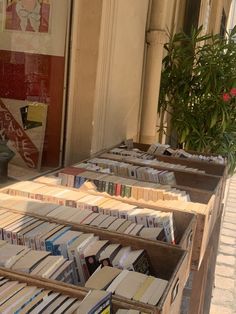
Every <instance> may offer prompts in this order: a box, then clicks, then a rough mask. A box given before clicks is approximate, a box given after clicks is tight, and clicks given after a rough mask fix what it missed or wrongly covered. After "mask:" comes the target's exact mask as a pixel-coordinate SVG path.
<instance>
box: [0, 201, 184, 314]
mask: <svg viewBox="0 0 236 314" xmlns="http://www.w3.org/2000/svg"><path fill="white" fill-rule="evenodd" d="M15 198H16V197H15ZM28 202H31V203H37V204H36V205H38V209H37V211H40V210H41V211H42V212H44V213H45V212H46V208H45V206H44V205H43V203H40V202H35V201H33V200H28ZM3 203H4V202H3ZM16 203H17V204H18V206H21V205H22V204H19V203H20V199H18V198H16ZM3 205H4V204H3ZM31 205H32V204H31ZM34 205H35V204H34ZM36 205H35V206H36ZM46 205H47V204H46ZM50 205H52V204H50ZM50 207H51V208H50V209H52V206H50ZM28 208H30V205H29V206H28ZM34 208H35V207H34ZM54 208H55V206H54ZM64 210H66V208H64ZM17 213H18V214H16V211H15V214H14V212H11V211H10V210H8V211H7V212H6V211H4V210H3V209H2V210H1V215H4V217H5V219H4V220H2V221H6V219H8V220H9V219H10V220H9V224H8V225H12V223H13V220H17V221H18V220H20V219H21V221H22V220H23V219H24V222H25V218H26V216H30V217H34V216H36V215H33V214H32V213H31V214H30V213H29V212H27V214H26V213H25V214H24V215H21V216H20V215H19V212H17ZM6 215H7V216H8V217H7V218H6ZM14 215H15V217H13V216H14ZM37 217H38V219H37V226H38V225H39V224H40V223H41V224H43V223H45V221H50V222H51V223H54V224H55V223H56V224H58V223H61V228H62V229H63V230H64V229H65V227H64V226H65V225H67V226H69V225H68V223H66V222H64V221H60V220H58V219H52V218H51V219H49V218H45V216H44V219H43V218H40V219H39V215H37ZM40 220H41V221H40ZM14 223H15V224H16V222H15V221H14ZM31 224H32V222H31ZM34 224H35V223H34V222H33V225H34ZM8 225H7V226H5V227H4V230H5V231H7V230H8V229H9V227H8ZM71 226H72V227H73V228H72V230H79V231H83V232H85V233H88V232H89V233H90V234H91V233H93V234H94V235H96V236H98V237H99V239H100V240H99V241H102V240H103V241H104V240H106V241H105V242H106V243H107V244H109V245H112V244H119V245H121V246H122V247H131V250H141V251H143V252H144V253H145V255H146V257H147V261H148V265H149V269H150V275H152V276H154V277H156V278H159V279H160V280H164V281H166V286H165V289H164V290H163V294H162V295H161V296H160V300H159V301H158V304H157V306H151V305H146V304H145V303H144V304H143V303H142V302H139V301H134V300H133V301H132V300H129V299H128V298H126V297H124V299H123V298H122V297H119V296H116V295H115V296H114V300H117V301H122V302H124V303H128V304H131V305H133V306H139V307H145V308H147V309H149V310H151V313H170V312H171V311H174V313H178V311H179V306H180V302H181V297H182V291H183V288H184V285H185V282H186V280H187V277H188V272H189V259H188V256H187V252H186V251H183V250H181V249H179V248H177V247H174V246H172V245H167V244H160V243H158V242H157V241H154V240H146V239H142V238H140V237H135V236H130V235H126V236H124V235H123V234H120V233H117V232H108V231H105V230H100V229H96V228H90V227H83V228H82V230H81V227H80V226H78V225H77V224H73V223H71ZM15 227H16V225H15ZM17 228H19V226H18V227H17ZM34 228H35V227H34ZM36 228H37V227H36ZM47 228H48V226H47ZM54 228H55V227H54ZM57 228H58V227H57ZM66 229H68V228H66ZM40 230H42V229H40ZM27 231H28V232H27V234H28V233H29V232H30V233H31V234H32V236H33V237H34V238H35V236H36V234H35V232H34V233H32V231H29V229H28V227H27ZM11 232H12V231H11ZM18 232H19V230H18ZM41 232H42V231H41ZM58 232H59V231H58ZM60 232H61V231H60ZM63 232H66V231H65V230H64V231H63ZM68 232H69V231H68ZM3 234H4V235H5V232H4V233H3ZM20 234H22V232H20ZM17 237H18V236H17ZM6 239H9V238H8V236H7V233H6ZM19 239H21V240H23V242H21V244H23V245H26V244H27V243H32V242H31V240H30V239H28V236H26V235H25V233H24V237H23V238H22V237H21V236H20V238H19ZM27 239H28V240H29V241H28V240H27ZM4 240H5V238H4ZM26 240H27V242H25V241H26ZM55 240H57V237H56V238H55ZM8 241H9V240H8ZM45 241H46V240H45ZM47 241H49V240H47ZM50 241H52V240H50ZM39 243H41V242H39ZM47 243H48V242H46V247H47V248H48V244H47ZM4 245H6V244H4ZM31 245H32V244H31ZM10 246H11V245H10ZM35 246H36V244H34V247H35ZM1 250H2V249H1ZM1 250H0V256H1ZM35 252H36V251H35ZM53 252H55V250H53ZM2 254H4V256H6V250H4V252H3V253H2ZM27 254H29V253H27ZM142 254H143V253H142ZM142 256H143V255H142ZM145 260H146V259H145ZM10 261H11V263H12V259H10ZM89 261H90V259H88V262H89ZM1 262H3V261H0V263H1ZM16 264H17V266H16ZM16 264H14V265H13V266H14V268H13V270H14V269H19V267H24V269H25V268H26V264H23V261H22V262H18V261H17V263H16ZM30 264H32V261H30ZM19 265H20V266H19ZM145 265H146V263H145ZM137 266H138V264H137ZM139 266H140V267H141V264H140V263H139ZM17 267H18V268H17ZM133 267H134V270H135V269H136V266H135V265H134V266H133ZM140 267H139V268H140ZM145 267H146V266H145ZM20 269H21V268H20ZM140 269H141V268H140ZM136 271H137V270H136ZM96 273H97V272H96ZM127 291H129V289H128V290H127ZM124 296H125V295H124Z"/></svg>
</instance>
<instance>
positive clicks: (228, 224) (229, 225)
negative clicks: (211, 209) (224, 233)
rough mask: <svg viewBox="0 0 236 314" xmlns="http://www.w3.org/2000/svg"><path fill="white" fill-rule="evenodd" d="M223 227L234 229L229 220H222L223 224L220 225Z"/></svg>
mask: <svg viewBox="0 0 236 314" xmlns="http://www.w3.org/2000/svg"><path fill="white" fill-rule="evenodd" d="M222 227H223V228H227V229H232V230H235V225H234V224H231V223H229V222H224V223H223V225H222Z"/></svg>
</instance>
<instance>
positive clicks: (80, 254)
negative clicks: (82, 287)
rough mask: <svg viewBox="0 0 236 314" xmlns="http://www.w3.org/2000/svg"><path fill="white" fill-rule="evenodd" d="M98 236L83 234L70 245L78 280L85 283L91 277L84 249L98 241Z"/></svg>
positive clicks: (70, 257) (71, 258) (69, 255)
mask: <svg viewBox="0 0 236 314" xmlns="http://www.w3.org/2000/svg"><path fill="white" fill-rule="evenodd" d="M97 240H98V238H97V237H95V236H94V234H92V233H87V234H85V233H84V234H82V235H81V236H80V237H79V238H78V239H76V240H75V241H74V242H72V244H70V245H69V247H68V251H67V252H68V257H69V259H70V260H71V261H74V264H75V272H76V278H77V282H78V283H80V284H84V283H85V281H86V280H87V278H88V277H89V271H88V267H87V264H86V261H85V257H84V250H85V249H86V247H87V246H89V245H90V244H92V243H93V242H94V241H97Z"/></svg>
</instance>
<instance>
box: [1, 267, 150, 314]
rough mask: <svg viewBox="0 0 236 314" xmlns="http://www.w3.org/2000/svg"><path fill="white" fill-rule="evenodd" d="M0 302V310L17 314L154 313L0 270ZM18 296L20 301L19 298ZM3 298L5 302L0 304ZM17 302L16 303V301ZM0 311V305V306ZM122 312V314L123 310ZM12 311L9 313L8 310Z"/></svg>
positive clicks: (99, 293) (94, 293)
mask: <svg viewBox="0 0 236 314" xmlns="http://www.w3.org/2000/svg"><path fill="white" fill-rule="evenodd" d="M0 291H1V292H2V293H1V295H0V302H1V304H4V309H11V310H12V309H13V306H14V309H16V310H21V312H20V313H25V314H26V313H29V312H30V313H32V314H38V313H46V311H47V313H52V312H53V311H54V313H57V314H62V313H63V314H75V313H81V314H82V313H88V314H95V313H114V314H119V313H120V314H122V313H127V314H128V313H129V312H128V310H134V311H136V312H135V313H137V314H138V313H156V309H151V308H147V307H145V306H142V305H141V304H138V305H135V304H130V303H126V302H125V301H124V300H121V301H120V300H118V299H117V300H115V299H114V298H112V299H111V294H109V293H107V292H105V291H100V290H94V291H91V290H89V291H88V289H85V288H80V287H75V286H73V285H69V284H64V283H60V284H58V282H57V281H55V280H48V279H44V278H40V277H37V276H32V275H27V274H22V273H20V272H16V271H9V270H6V269H4V268H0ZM18 294H20V295H21V296H22V299H20V298H19V296H20V295H18ZM5 299H7V302H6V301H5V302H4V303H3V301H4V300H5ZM17 299H18V300H17ZM0 310H1V305H0ZM125 310H126V311H125ZM12 311H13V310H12Z"/></svg>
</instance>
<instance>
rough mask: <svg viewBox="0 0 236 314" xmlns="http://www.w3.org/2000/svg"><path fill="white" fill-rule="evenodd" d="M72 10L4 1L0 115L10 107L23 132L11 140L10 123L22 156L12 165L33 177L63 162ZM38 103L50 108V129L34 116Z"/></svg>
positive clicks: (41, 2)
mask: <svg viewBox="0 0 236 314" xmlns="http://www.w3.org/2000/svg"><path fill="white" fill-rule="evenodd" d="M69 9H70V0H0V102H1V106H0V110H1V111H4V115H5V114H6V108H5V107H7V109H8V110H9V111H10V113H11V115H12V116H13V118H14V119H13V118H12V117H11V121H14V120H15V122H12V125H13V126H14V127H15V128H16V129H17V132H15V133H12V134H10V133H9V128H8V127H9V126H7V125H6V123H5V122H6V121H5V122H4V129H5V130H8V134H7V135H8V144H9V145H11V146H12V147H13V150H14V151H15V153H16V156H15V158H14V160H12V161H11V164H12V163H14V164H15V165H20V167H22V169H27V171H28V170H30V171H31V169H38V170H39V168H40V165H41V164H42V166H45V167H47V168H48V167H57V166H58V165H59V162H60V158H61V155H60V154H61V134H62V132H61V128H62V123H63V120H62V119H63V104H64V103H63V101H64V97H63V95H64V91H65V88H64V73H65V49H66V47H67V45H66V43H67V42H66V40H67V37H66V36H67V26H68V17H69V15H68V13H69ZM34 103H37V104H40V103H41V104H44V105H45V106H46V108H47V114H46V118H45V121H46V120H47V125H46V122H44V121H41V120H40V119H37V117H36V116H35V115H33V116H32V106H30V104H34ZM2 104H3V105H4V106H5V107H4V106H3V105H2ZM28 106H29V107H28ZM28 110H29V112H28ZM35 113H36V110H35ZM28 115H29V116H28ZM1 116H3V113H1ZM16 123H17V125H16ZM19 126H20V128H19ZM45 126H46V130H45V129H44V128H45ZM5 133H6V132H5ZM5 133H4V134H5ZM16 133H17V134H21V135H22V134H23V137H22V139H24V142H23V144H24V145H22V146H20V145H18V144H17V143H18V142H17V141H19V137H16V136H15V134H16ZM43 139H46V140H45V141H44V145H43ZM26 144H27V145H26ZM26 147H27V153H26V154H24V153H23V148H26ZM29 147H31V149H30V148H29ZM29 151H30V153H29ZM29 154H30V158H29ZM42 154H43V156H42ZM27 159H29V160H27ZM41 160H42V162H41Z"/></svg>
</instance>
